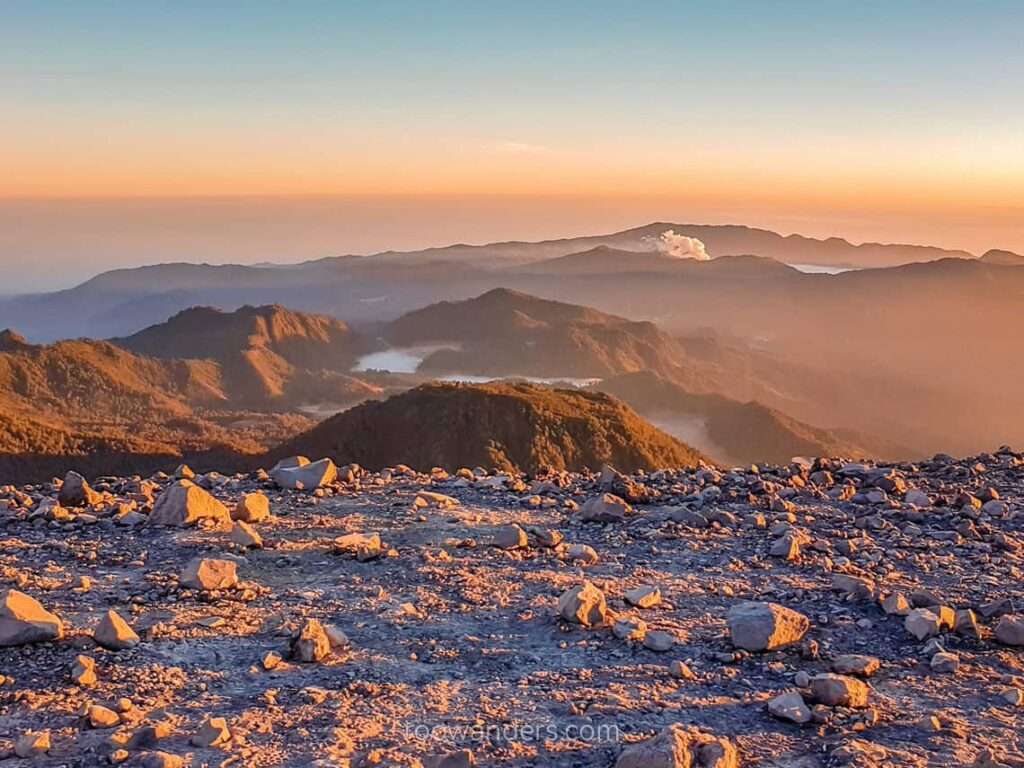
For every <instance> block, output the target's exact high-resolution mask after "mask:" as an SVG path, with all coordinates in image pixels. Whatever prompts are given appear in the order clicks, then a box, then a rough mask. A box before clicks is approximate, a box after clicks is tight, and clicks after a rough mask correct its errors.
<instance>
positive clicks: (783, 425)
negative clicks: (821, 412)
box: [594, 371, 907, 464]
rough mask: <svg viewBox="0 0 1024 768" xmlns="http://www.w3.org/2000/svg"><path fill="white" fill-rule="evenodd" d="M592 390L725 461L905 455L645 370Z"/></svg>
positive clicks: (775, 461)
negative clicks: (681, 383) (614, 398)
mask: <svg viewBox="0 0 1024 768" xmlns="http://www.w3.org/2000/svg"><path fill="white" fill-rule="evenodd" d="M594 388H595V389H598V390H600V391H602V392H607V393H608V394H611V395H614V396H615V397H617V398H619V399H620V400H622V401H623V402H625V403H627V404H628V405H630V406H631V407H632V408H634V409H635V410H636V411H637V413H639V414H641V415H642V416H644V417H645V418H647V419H649V420H650V421H651V422H652V423H653V424H655V425H657V426H659V427H660V428H661V429H663V430H665V431H666V432H668V433H669V434H672V435H674V436H676V437H678V438H679V439H681V440H686V442H688V443H690V444H691V445H693V446H694V447H695V448H697V449H698V450H700V451H701V452H703V453H705V454H707V455H709V456H711V457H712V458H715V459H717V460H719V461H722V462H723V463H727V464H751V463H764V462H768V463H773V464H785V463H787V462H789V460H790V459H792V458H793V457H794V456H811V457H813V456H847V457H880V458H907V455H905V454H904V455H899V454H898V453H897V454H894V453H892V451H894V450H897V451H898V448H897V447H896V446H892V445H888V444H885V443H884V442H883V441H881V440H877V439H872V438H869V437H867V436H863V435H857V434H856V433H854V434H850V433H849V432H841V431H838V430H827V429H821V428H819V427H813V426H811V425H809V424H806V423H804V422H802V421H799V420H797V419H794V418H792V417H790V416H787V415H786V414H784V413H782V412H781V411H778V410H776V409H774V408H769V407H768V406H766V405H763V404H761V403H758V402H755V401H751V402H740V401H738V400H732V399H730V398H728V397H723V396H722V395H718V394H706V393H694V392H690V391H688V390H686V389H684V388H683V387H681V386H680V385H678V384H676V383H674V382H671V381H669V380H667V379H664V378H662V377H660V376H658V375H657V374H655V373H653V372H650V371H644V372H640V373H628V374H623V375H621V376H616V377H614V378H611V379H605V380H604V381H602V382H600V383H599V384H596V385H594Z"/></svg>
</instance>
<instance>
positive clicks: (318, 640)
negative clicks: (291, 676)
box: [291, 619, 331, 664]
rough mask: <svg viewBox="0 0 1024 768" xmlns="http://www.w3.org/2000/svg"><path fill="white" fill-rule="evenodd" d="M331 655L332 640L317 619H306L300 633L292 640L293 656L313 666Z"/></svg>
mask: <svg viewBox="0 0 1024 768" xmlns="http://www.w3.org/2000/svg"><path fill="white" fill-rule="evenodd" d="M330 653H331V639H330V637H328V635H327V632H326V630H325V629H324V627H323V624H321V623H320V622H319V621H317V620H316V619H306V622H305V623H304V624H303V625H302V629H300V630H299V633H298V634H297V635H295V637H293V638H292V643H291V656H292V658H293V659H295V660H296V661H301V662H305V663H307V664H312V663H314V662H318V661H323V660H324V659H325V658H327V656H329V655H330Z"/></svg>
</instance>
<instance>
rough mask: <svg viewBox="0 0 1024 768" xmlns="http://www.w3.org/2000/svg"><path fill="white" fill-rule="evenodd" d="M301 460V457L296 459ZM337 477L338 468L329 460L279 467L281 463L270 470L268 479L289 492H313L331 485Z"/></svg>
mask: <svg viewBox="0 0 1024 768" xmlns="http://www.w3.org/2000/svg"><path fill="white" fill-rule="evenodd" d="M297 458H301V457H297ZM337 477H338V468H337V467H336V466H335V465H334V462H333V461H331V460H330V459H320V461H313V462H308V461H307V463H306V464H298V465H296V466H281V462H278V464H277V465H276V466H275V467H274V468H273V469H272V470H270V478H271V480H273V481H274V482H275V483H277V485H278V486H280V487H281V488H285V489H288V490H291V491H313V490H316V489H317V488H320V487H321V486H324V485H329V484H330V483H333V482H334V481H335V480H336V479H337Z"/></svg>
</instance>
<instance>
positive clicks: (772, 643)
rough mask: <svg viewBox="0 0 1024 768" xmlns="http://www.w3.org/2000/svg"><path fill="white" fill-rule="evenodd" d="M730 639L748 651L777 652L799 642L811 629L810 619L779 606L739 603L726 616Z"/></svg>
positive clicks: (735, 644) (774, 604)
mask: <svg viewBox="0 0 1024 768" xmlns="http://www.w3.org/2000/svg"><path fill="white" fill-rule="evenodd" d="M726 621H727V623H728V625H729V638H730V639H731V640H732V644H733V645H734V646H736V647H737V648H742V649H744V650H747V651H774V650H777V649H779V648H785V647H786V646H788V645H792V644H794V643H798V642H800V641H801V640H802V639H803V636H804V635H805V634H807V630H808V629H810V627H811V622H810V619H808V618H807V617H806V616H804V615H803V614H802V613H799V612H798V611H794V610H792V609H791V608H786V607H785V606H782V605H779V604H777V603H752V602H748V603H740V604H739V605H735V606H733V607H732V608H730V609H729V613H728V615H727V617H726Z"/></svg>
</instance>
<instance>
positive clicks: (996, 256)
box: [980, 248, 1024, 266]
mask: <svg viewBox="0 0 1024 768" xmlns="http://www.w3.org/2000/svg"><path fill="white" fill-rule="evenodd" d="M980 260H981V261H983V262H985V263H986V264H1001V265H1004V266H1022V265H1024V256H1022V255H1020V254H1019V253H1014V252H1013V251H1007V250H1003V249H1002V248H992V249H990V250H988V251H985V253H983V254H982V255H981V259H980Z"/></svg>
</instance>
